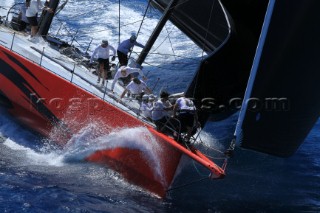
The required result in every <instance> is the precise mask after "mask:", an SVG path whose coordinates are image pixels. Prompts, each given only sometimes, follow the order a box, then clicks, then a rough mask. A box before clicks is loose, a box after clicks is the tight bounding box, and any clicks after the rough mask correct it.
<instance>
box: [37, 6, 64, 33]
mask: <svg viewBox="0 0 320 213" xmlns="http://www.w3.org/2000/svg"><path fill="white" fill-rule="evenodd" d="M58 5H59V0H51V1H50V2H49V8H51V9H52V10H53V11H54V13H48V12H47V11H43V12H42V15H41V22H40V26H39V31H38V34H39V35H41V36H42V37H46V36H47V34H48V32H49V29H50V26H51V23H52V19H53V16H54V15H55V12H56V11H57V8H58Z"/></svg>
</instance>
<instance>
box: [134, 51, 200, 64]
mask: <svg viewBox="0 0 320 213" xmlns="http://www.w3.org/2000/svg"><path fill="white" fill-rule="evenodd" d="M133 53H135V54H137V55H138V53H139V52H135V51H133ZM149 55H160V56H173V57H178V58H181V59H189V60H193V61H195V62H199V60H197V59H194V58H189V57H185V56H180V55H172V54H167V53H149Z"/></svg>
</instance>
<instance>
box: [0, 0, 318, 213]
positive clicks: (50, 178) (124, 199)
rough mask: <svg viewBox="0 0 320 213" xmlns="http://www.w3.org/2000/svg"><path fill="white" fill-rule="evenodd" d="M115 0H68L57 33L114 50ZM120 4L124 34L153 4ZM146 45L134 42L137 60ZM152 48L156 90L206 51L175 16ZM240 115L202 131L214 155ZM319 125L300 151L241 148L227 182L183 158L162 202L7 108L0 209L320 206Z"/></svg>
mask: <svg viewBox="0 0 320 213" xmlns="http://www.w3.org/2000/svg"><path fill="white" fill-rule="evenodd" d="M14 2H22V1H13V0H12V1H10V0H6V1H5V2H4V1H1V3H0V6H3V7H8V6H10V5H11V4H13V3H14ZM117 2H118V1H107V0H97V1H91V0H78V1H76V0H70V1H69V3H68V4H67V5H66V6H65V9H64V10H63V11H61V12H60V14H59V15H58V16H57V19H55V24H54V26H53V27H52V31H51V33H52V34H55V35H57V36H59V37H61V38H63V39H65V40H68V39H69V42H71V40H72V37H73V36H71V38H70V34H71V35H74V33H75V32H76V31H77V30H78V34H77V36H76V40H75V41H74V44H76V45H78V46H79V48H80V49H82V50H86V49H87V47H89V53H90V50H91V51H92V49H93V47H94V46H95V45H96V44H98V43H99V42H100V41H101V39H105V38H106V39H108V40H109V43H110V44H112V45H114V46H115V47H117V44H118V41H119V29H118V24H119V17H118V10H119V7H118V4H117ZM121 3H122V5H121V14H122V15H121V17H122V18H121V20H120V23H121V33H120V40H123V39H126V38H127V37H128V36H130V34H131V33H132V32H138V30H139V27H140V23H141V20H142V18H143V14H144V10H145V7H146V5H147V1H143V0H132V1H129V0H122V1H121ZM0 14H3V11H2V10H1V13H0ZM159 17H160V15H159V13H158V12H157V11H155V10H154V9H153V10H150V11H148V13H147V17H146V19H145V20H144V25H143V27H142V28H141V31H140V34H139V36H138V41H139V42H141V43H144V42H146V40H147V39H148V37H149V35H150V33H151V30H152V29H153V26H155V24H156V23H157V21H158V19H159ZM61 26H62V27H61ZM91 38H93V40H92V46H88V45H89V43H90V41H91ZM140 50H141V49H134V53H133V57H136V55H135V54H136V53H138V52H139V51H140ZM151 53H152V54H151V55H150V56H148V57H147V59H146V62H147V63H146V65H145V66H144V72H145V73H147V75H148V78H149V80H148V84H149V86H150V87H151V88H154V92H155V94H157V93H158V92H159V90H160V89H163V88H165V89H167V90H168V91H169V92H171V93H173V92H181V91H183V90H184V88H185V87H186V86H187V85H188V83H189V82H190V80H191V78H192V76H193V74H194V70H195V69H196V67H197V65H198V63H199V61H200V60H201V57H202V56H203V52H202V51H201V50H200V49H199V48H197V47H196V46H195V45H194V44H193V43H192V41H190V40H189V39H188V38H187V37H186V36H185V35H184V34H183V33H181V32H180V31H179V30H178V29H176V28H175V27H174V26H173V25H172V24H170V23H169V24H167V25H166V28H165V30H164V32H163V33H161V35H160V37H159V39H158V40H157V42H156V44H155V46H154V48H153V49H152V50H151ZM236 122H237V114H235V115H233V116H231V117H230V118H229V119H227V120H225V121H222V122H215V123H209V124H208V125H207V126H206V127H205V128H204V130H203V134H201V140H202V142H203V144H205V145H206V147H209V149H206V153H207V154H209V155H211V154H212V155H213V153H211V152H214V150H215V149H219V150H221V151H223V150H224V149H225V148H226V147H228V145H229V143H230V141H231V139H232V135H233V132H234V130H235V124H236ZM319 128H320V121H318V122H317V123H316V125H315V126H314V128H313V130H312V131H311V132H310V134H309V135H308V137H307V138H306V139H305V142H304V143H303V145H302V146H301V147H300V148H299V150H298V151H297V153H296V154H295V155H293V156H292V157H290V158H286V159H283V158H277V157H273V156H269V155H266V154H261V153H256V152H254V151H250V150H244V149H241V148H239V146H237V148H236V150H235V155H234V157H233V158H231V159H229V161H228V166H227V170H226V173H227V175H226V177H225V178H224V179H221V180H211V179H203V178H204V177H207V176H208V172H207V171H206V169H203V168H201V167H199V166H197V165H195V164H194V163H193V162H191V161H190V160H188V159H187V158H183V160H182V162H181V168H180V171H179V174H178V175H177V177H176V179H175V180H174V183H173V185H172V187H173V188H175V189H173V190H171V191H170V192H168V195H167V197H166V198H165V199H159V198H158V197H155V196H153V195H150V194H149V193H148V192H146V191H143V190H142V189H140V188H137V187H135V186H133V185H130V184H129V183H127V182H126V181H125V180H123V179H122V178H121V176H120V175H119V174H117V173H115V172H113V171H112V170H110V169H108V168H106V167H101V166H98V165H95V164H91V163H87V162H85V161H84V160H83V158H82V153H81V149H82V148H83V147H82V144H83V143H86V142H87V141H85V139H86V137H83V138H81V137H80V139H79V141H80V143H76V146H71V147H67V148H64V149H62V150H61V149H58V148H57V147H55V146H54V145H52V144H51V143H50V142H48V141H47V140H45V139H43V138H41V137H39V136H38V135H37V134H35V133H34V132H32V131H30V130H29V128H28V127H24V126H20V124H19V123H17V122H15V120H14V118H12V117H11V116H10V115H9V114H8V113H7V112H6V111H5V110H4V109H3V108H0V136H4V139H0V186H1V188H0V189H1V190H0V212H146V213H149V212H199V213H200V212H217V213H218V212H219V213H220V212H221V213H224V212H248V213H250V212H259V213H260V212H261V213H264V212H281V213H282V212H320V157H319V153H320V146H319V140H320V132H319ZM137 140H138V139H137ZM202 148H205V147H202ZM218 162H219V161H218ZM197 180H199V181H197ZM200 180H202V181H200ZM188 183H192V184H188ZM180 186H181V187H180Z"/></svg>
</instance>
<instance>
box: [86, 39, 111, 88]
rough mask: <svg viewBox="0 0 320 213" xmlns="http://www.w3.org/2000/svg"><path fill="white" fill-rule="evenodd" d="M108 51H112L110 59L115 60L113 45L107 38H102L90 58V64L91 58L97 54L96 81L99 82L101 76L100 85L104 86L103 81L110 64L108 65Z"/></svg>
mask: <svg viewBox="0 0 320 213" xmlns="http://www.w3.org/2000/svg"><path fill="white" fill-rule="evenodd" d="M110 51H112V52H113V56H112V59H111V60H112V61H114V60H115V55H116V50H115V48H114V47H113V46H111V45H110V44H109V42H108V40H102V43H101V44H100V45H99V46H98V47H96V49H95V50H94V52H93V54H92V55H91V58H90V64H92V62H93V59H94V58H95V57H96V56H97V58H98V62H99V68H98V80H97V83H98V84H99V83H100V78H102V83H101V86H104V82H105V80H106V78H107V74H108V72H109V71H110V65H109V57H110Z"/></svg>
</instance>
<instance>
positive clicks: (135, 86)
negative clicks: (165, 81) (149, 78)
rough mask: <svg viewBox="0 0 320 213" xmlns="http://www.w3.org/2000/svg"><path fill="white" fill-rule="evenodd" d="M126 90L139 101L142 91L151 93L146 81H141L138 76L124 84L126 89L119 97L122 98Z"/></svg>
mask: <svg viewBox="0 0 320 213" xmlns="http://www.w3.org/2000/svg"><path fill="white" fill-rule="evenodd" d="M128 91H130V94H131V96H133V97H134V98H136V99H137V100H139V101H141V99H142V96H143V95H144V93H148V94H150V93H151V90H150V89H149V88H148V87H147V85H146V83H144V82H143V81H141V80H140V79H139V78H134V79H132V81H131V82H130V83H129V84H128V85H127V86H126V89H125V90H124V91H123V92H122V94H121V96H120V99H122V98H123V97H124V96H125V94H126V93H127V92H128Z"/></svg>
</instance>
